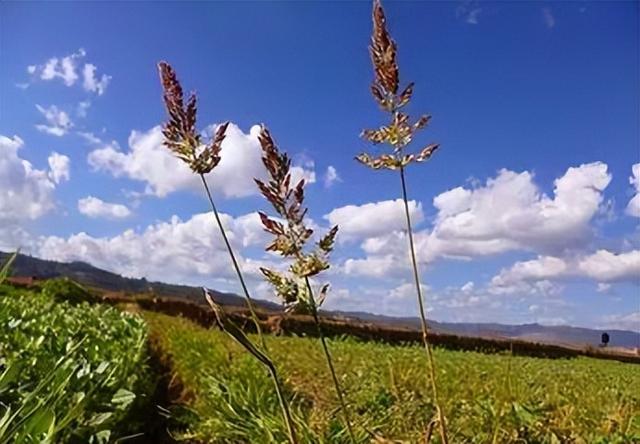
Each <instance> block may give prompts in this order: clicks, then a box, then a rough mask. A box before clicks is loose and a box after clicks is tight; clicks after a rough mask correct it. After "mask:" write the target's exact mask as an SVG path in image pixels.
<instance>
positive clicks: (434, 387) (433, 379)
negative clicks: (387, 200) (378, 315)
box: [400, 167, 449, 444]
mask: <svg viewBox="0 0 640 444" xmlns="http://www.w3.org/2000/svg"><path fill="white" fill-rule="evenodd" d="M400 180H401V182H402V199H403V200H404V212H405V216H406V219H407V232H408V234H409V247H410V249H411V264H412V266H413V278H414V281H415V284H416V293H417V297H418V309H419V311H420V324H421V327H422V342H423V343H424V348H425V350H426V352H427V358H428V359H429V376H430V378H429V379H430V380H431V391H432V393H433V400H434V403H435V405H436V411H437V414H438V424H439V426H440V438H441V439H442V442H443V444H448V442H449V440H448V439H447V425H446V423H445V422H444V413H443V412H442V408H441V407H440V402H439V401H438V386H437V383H436V366H435V360H434V359H433V350H432V349H431V345H430V344H429V337H428V333H429V329H428V326H427V317H426V315H425V310H424V302H423V299H422V288H421V286H420V277H419V275H418V263H417V260H416V251H415V246H414V243H413V230H412V228H411V216H410V215H409V201H408V199H407V184H406V180H405V177H404V167H400Z"/></svg>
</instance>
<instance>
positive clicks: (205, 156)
mask: <svg viewBox="0 0 640 444" xmlns="http://www.w3.org/2000/svg"><path fill="white" fill-rule="evenodd" d="M158 70H159V72H160V80H161V83H162V89H163V99H164V104H165V107H166V109H167V113H168V114H169V119H168V121H167V122H166V123H165V124H164V126H163V128H162V133H163V135H164V144H165V146H166V147H167V148H169V149H170V150H171V151H172V152H173V153H174V154H175V156H176V157H178V158H179V159H180V160H182V161H183V162H185V163H186V164H187V165H188V166H189V168H191V170H192V171H193V172H194V173H195V174H197V175H199V176H200V179H201V181H202V185H203V187H204V190H205V193H206V195H207V199H208V200H209V204H210V205H211V210H212V212H213V215H214V217H215V220H216V223H217V224H218V228H219V230H220V234H221V236H222V239H223V240H224V243H225V245H226V247H227V251H228V253H229V256H230V258H231V262H232V263H233V267H234V269H235V271H236V275H237V276H238V280H239V281H240V285H241V286H242V290H243V292H244V297H245V300H246V303H247V307H248V308H249V311H250V313H251V318H252V320H253V323H254V325H255V328H256V331H257V333H258V337H259V341H260V346H259V347H258V346H256V345H255V344H253V342H251V340H249V338H248V337H247V336H246V335H244V334H243V335H242V336H238V331H239V329H237V328H236V329H234V328H232V327H233V325H232V323H231V324H230V323H229V322H222V321H221V320H222V319H226V318H225V317H223V314H224V311H223V310H222V307H220V306H218V305H216V304H215V303H214V302H213V300H212V299H211V298H210V296H209V295H208V293H207V292H206V291H205V296H206V298H207V301H208V302H209V304H210V305H211V307H212V308H213V309H214V312H215V314H216V316H217V317H218V319H219V320H220V325H221V326H222V327H223V329H224V330H225V331H226V332H227V333H228V334H229V335H230V336H231V337H233V338H234V339H235V340H237V341H238V342H239V343H240V344H241V345H242V346H243V347H245V349H246V350H247V351H248V352H249V353H251V354H252V355H253V356H254V357H256V359H258V360H259V361H260V362H261V363H262V364H263V365H265V367H266V368H267V370H268V371H269V373H270V374H271V376H272V379H273V382H274V385H275V389H276V391H277V393H278V398H279V400H280V405H281V408H282V413H283V417H284V420H285V423H286V426H287V430H288V433H289V440H290V442H291V443H292V444H295V443H297V438H296V432H295V427H294V424H293V420H292V418H291V413H290V411H289V405H288V402H287V400H286V399H285V397H284V390H283V388H282V384H281V382H280V379H279V378H278V374H277V369H276V367H275V365H273V362H272V361H271V360H270V359H269V358H268V348H267V343H266V341H265V339H264V335H263V333H262V328H261V327H260V320H259V318H258V315H257V314H256V311H255V307H254V304H253V299H252V298H251V295H250V294H249V289H248V287H247V285H246V282H245V280H244V276H243V274H242V270H241V269H240V264H239V263H238V261H237V259H236V256H235V253H234V252H233V248H232V247H231V243H230V242H229V238H228V236H227V233H226V230H225V229H224V225H223V224H222V221H221V219H220V215H219V213H218V209H217V207H216V205H215V202H214V200H213V195H212V193H211V190H210V188H209V185H208V183H207V180H206V177H205V174H208V173H210V172H211V171H212V170H213V169H214V168H215V167H216V166H217V165H218V164H219V163H220V160H221V157H220V152H221V150H222V142H223V140H224V138H225V135H226V130H227V127H228V125H229V122H225V123H223V124H221V125H219V126H218V127H217V129H216V132H215V134H214V136H213V137H212V139H211V140H210V141H208V143H205V142H204V141H203V140H202V136H201V134H200V133H199V132H198V131H197V128H196V116H197V98H196V95H195V94H190V95H189V98H188V99H187V100H186V103H185V99H184V93H183V90H182V86H181V85H180V81H179V80H178V77H177V75H176V72H175V71H174V69H173V68H172V67H171V65H169V64H168V63H166V62H160V63H159V64H158ZM228 328H229V329H228Z"/></svg>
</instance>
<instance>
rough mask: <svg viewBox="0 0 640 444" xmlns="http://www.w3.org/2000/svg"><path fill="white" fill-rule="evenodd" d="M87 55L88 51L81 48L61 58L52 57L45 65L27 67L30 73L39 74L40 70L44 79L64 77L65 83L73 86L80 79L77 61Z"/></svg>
mask: <svg viewBox="0 0 640 444" xmlns="http://www.w3.org/2000/svg"><path fill="white" fill-rule="evenodd" d="M85 55H86V52H85V51H84V49H82V48H81V49H80V50H78V52H75V53H73V54H71V55H68V56H66V57H63V58H61V59H59V58H57V57H52V58H50V59H49V60H48V61H47V62H46V63H45V64H44V65H40V66H34V65H30V66H29V67H28V68H27V71H28V72H29V73H30V74H38V72H39V75H40V78H41V79H42V80H53V79H56V78H59V79H62V81H63V82H64V84H65V85H67V86H72V85H73V84H74V83H75V82H76V80H78V74H77V72H76V66H77V61H78V59H81V58H83V57H84V56H85Z"/></svg>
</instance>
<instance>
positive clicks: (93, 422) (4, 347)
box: [0, 281, 149, 444]
mask: <svg viewBox="0 0 640 444" xmlns="http://www.w3.org/2000/svg"><path fill="white" fill-rule="evenodd" d="M80 288H81V287H80ZM54 289H62V290H65V292H64V294H65V297H68V296H69V294H71V296H72V297H71V299H72V300H74V303H73V304H71V303H69V302H63V301H60V299H61V297H60V294H57V293H55V292H54ZM81 294H82V295H84V293H82V292H81V291H80V290H79V289H78V287H76V286H75V285H73V283H71V284H70V283H69V282H63V281H58V282H56V283H55V285H53V284H52V285H49V287H48V290H47V291H46V292H44V291H43V292H38V293H36V292H32V291H26V290H15V289H12V288H10V287H0V324H1V325H2V328H0V364H2V369H4V371H5V374H4V377H2V376H0V379H1V380H2V381H0V401H1V403H0V443H3V444H4V443H5V442H21V443H22V442H24V443H30V442H78V443H101V442H111V441H113V440H114V438H116V437H117V436H118V435H121V436H122V435H123V434H128V433H130V432H131V429H128V428H127V427H121V425H122V424H123V423H125V422H127V420H128V416H129V412H130V410H131V406H132V405H133V404H134V403H136V402H140V401H141V398H142V396H140V395H146V390H148V389H149V384H148V381H147V367H146V349H145V342H146V328H145V325H144V322H143V321H142V320H141V319H140V318H139V317H138V316H135V315H131V314H127V313H122V312H120V311H118V310H116V309H114V308H110V307H106V306H99V305H94V306H92V305H88V304H86V303H80V304H78V303H77V297H79V295H81ZM138 425H139V424H138ZM138 430H139V429H138ZM16 440H17V441H16Z"/></svg>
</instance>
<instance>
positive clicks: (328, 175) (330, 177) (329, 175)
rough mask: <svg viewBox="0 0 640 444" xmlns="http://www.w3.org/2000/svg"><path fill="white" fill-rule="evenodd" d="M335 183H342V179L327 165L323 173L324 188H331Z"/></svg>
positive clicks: (332, 167)
mask: <svg viewBox="0 0 640 444" xmlns="http://www.w3.org/2000/svg"><path fill="white" fill-rule="evenodd" d="M336 182H342V179H340V176H339V175H338V170H336V168H335V167H334V166H333V165H329V166H328V167H327V171H326V172H325V173H324V187H325V188H331V187H332V186H333V185H334V184H335V183H336Z"/></svg>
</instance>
